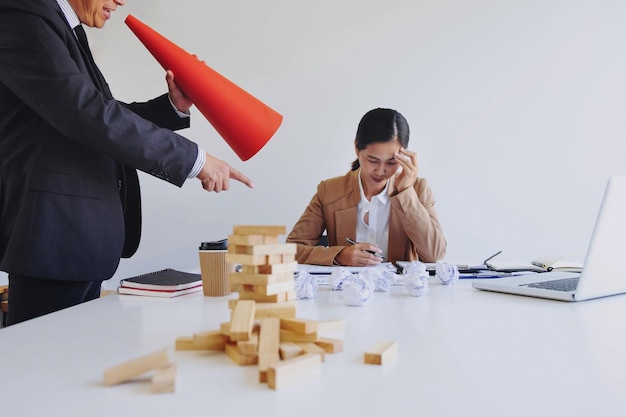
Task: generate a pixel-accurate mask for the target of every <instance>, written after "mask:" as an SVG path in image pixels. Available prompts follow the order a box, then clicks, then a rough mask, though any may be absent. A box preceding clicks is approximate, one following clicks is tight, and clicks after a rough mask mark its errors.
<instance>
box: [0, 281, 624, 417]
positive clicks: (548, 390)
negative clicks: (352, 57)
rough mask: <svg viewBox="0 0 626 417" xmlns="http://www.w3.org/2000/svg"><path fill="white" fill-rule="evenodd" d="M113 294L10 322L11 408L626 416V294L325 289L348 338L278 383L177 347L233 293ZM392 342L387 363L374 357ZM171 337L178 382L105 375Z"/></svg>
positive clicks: (12, 412) (5, 345)
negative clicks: (163, 390)
mask: <svg viewBox="0 0 626 417" xmlns="http://www.w3.org/2000/svg"><path fill="white" fill-rule="evenodd" d="M228 298H232V296H231V297H222V298H208V297H203V296H202V294H201V293H200V294H193V295H189V296H184V297H181V298H178V299H172V300H169V299H151V298H147V297H133V296H124V297H120V296H118V295H111V296H108V297H104V298H101V299H99V300H95V301H92V302H89V303H86V304H83V305H79V306H76V307H73V308H70V309H66V310H63V311H60V312H57V313H54V314H51V315H48V316H44V317H41V318H38V319H35V320H31V321H29V322H25V323H22V324H20V325H16V326H13V327H9V328H5V329H0V410H1V412H2V414H3V415H6V416H14V417H17V416H41V415H45V416H50V417H52V416H64V417H69V416H81V417H84V416H100V415H102V416H151V417H152V416H191V415H210V416H230V415H232V416H243V415H246V416H256V415H260V416H270V415H271V416H295V415H297V416H298V417H301V416H315V417H322V416H340V415H343V416H390V415H393V416H424V417H428V416H451V417H452V416H454V417H459V416H481V417H485V416H498V417H502V416H506V417H510V416H532V415H535V416H568V417H572V416H589V415H593V416H620V417H623V416H624V415H626V296H615V297H610V298H605V299H598V300H591V301H585V302H581V303H564V302H558V301H548V300H539V299H532V298H526V297H519V296H512V295H503V294H496V293H489V292H482V291H479V290H475V289H473V288H471V286H470V282H469V281H460V282H458V283H457V284H456V285H455V286H453V287H445V286H442V285H439V284H437V283H435V282H433V283H432V284H431V286H430V291H429V293H428V294H427V295H426V296H424V297H419V298H414V297H411V296H409V295H407V294H406V293H405V292H404V289H403V288H401V287H393V288H392V290H391V292H390V293H389V294H385V293H376V295H375V296H374V298H373V299H372V300H371V301H370V302H369V303H368V304H366V305H365V306H361V307H350V306H347V305H345V303H344V302H343V300H342V298H341V292H332V291H329V290H328V288H327V287H320V289H319V291H318V294H317V297H316V298H315V299H314V300H301V301H299V302H298V310H297V312H298V313H297V317H299V318H310V319H317V320H324V319H343V320H345V324H346V329H345V331H344V332H343V333H342V334H334V335H333V336H335V337H337V336H339V337H342V338H343V339H344V341H345V350H344V351H343V352H341V353H337V354H333V355H326V361H325V362H324V363H323V364H322V371H321V374H320V375H318V376H316V377H314V378H313V379H309V380H307V381H306V382H303V383H301V384H299V385H296V386H293V387H289V388H286V389H284V390H279V391H274V390H271V389H269V388H268V387H267V385H265V384H261V383H259V382H258V371H257V367H256V366H237V365H235V363H234V362H232V361H231V360H230V359H229V358H228V357H227V356H226V355H225V354H224V353H221V352H217V353H207V352H189V351H175V350H174V341H175V339H176V338H177V337H179V336H191V335H192V334H193V333H195V332H199V331H205V330H216V329H218V328H219V324H220V323H221V322H223V321H228V320H229V310H228V308H227V300H228ZM381 340H395V341H397V342H398V347H399V354H398V357H397V358H396V360H395V361H394V362H392V363H390V364H388V365H384V366H376V365H365V364H364V363H363V352H364V351H365V350H366V349H368V348H369V347H371V346H372V345H373V344H375V343H376V342H378V341H381ZM162 348H168V349H169V351H170V356H171V358H172V359H173V360H174V361H175V362H176V363H177V367H178V368H177V382H176V383H177V386H176V392H175V393H170V394H152V393H150V384H149V382H147V381H148V379H147V378H143V379H144V380H145V381H146V382H141V381H140V382H133V383H124V384H120V385H117V386H112V387H106V386H103V385H102V384H101V381H102V372H103V371H104V369H106V368H108V367H110V366H113V365H117V364H119V363H122V362H125V361H127V360H129V359H134V358H136V357H139V356H142V355H144V354H147V353H151V352H153V351H156V350H159V349H162Z"/></svg>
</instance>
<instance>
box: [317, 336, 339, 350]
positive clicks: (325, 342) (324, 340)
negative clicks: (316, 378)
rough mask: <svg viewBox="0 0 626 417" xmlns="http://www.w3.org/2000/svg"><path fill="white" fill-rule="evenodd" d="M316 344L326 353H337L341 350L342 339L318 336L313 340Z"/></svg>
mask: <svg viewBox="0 0 626 417" xmlns="http://www.w3.org/2000/svg"><path fill="white" fill-rule="evenodd" d="M315 344H316V345H318V346H319V347H321V348H322V349H324V351H325V352H326V353H339V352H343V340H341V339H331V338H329V337H320V339H319V340H318V341H317V342H315Z"/></svg>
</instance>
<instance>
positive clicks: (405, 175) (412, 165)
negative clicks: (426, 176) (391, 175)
mask: <svg viewBox="0 0 626 417" xmlns="http://www.w3.org/2000/svg"><path fill="white" fill-rule="evenodd" d="M394 157H395V158H396V161H398V164H399V165H400V167H402V170H400V172H398V173H397V174H396V179H395V183H394V184H395V188H396V189H395V192H396V193H399V192H401V191H404V190H406V189H407V188H409V187H412V186H413V184H414V183H415V180H417V173H418V171H419V169H418V166H417V154H416V153H415V152H411V151H409V150H408V149H404V148H400V150H399V151H398V152H396V153H395V154H394Z"/></svg>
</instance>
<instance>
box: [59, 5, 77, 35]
mask: <svg viewBox="0 0 626 417" xmlns="http://www.w3.org/2000/svg"><path fill="white" fill-rule="evenodd" d="M57 3H58V4H59V7H60V8H61V11H62V12H63V15H64V16H65V20H67V23H68V24H69V25H70V27H71V28H72V29H74V28H75V27H76V26H78V25H80V19H78V15H77V14H76V12H75V11H74V9H73V8H72V6H71V5H70V3H69V1H68V0H57Z"/></svg>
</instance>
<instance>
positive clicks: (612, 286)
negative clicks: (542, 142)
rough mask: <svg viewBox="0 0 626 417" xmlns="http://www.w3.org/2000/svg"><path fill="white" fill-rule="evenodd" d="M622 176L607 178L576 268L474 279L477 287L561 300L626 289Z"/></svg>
mask: <svg viewBox="0 0 626 417" xmlns="http://www.w3.org/2000/svg"><path fill="white" fill-rule="evenodd" d="M625 257H626V176H623V177H622V176H613V177H611V178H609V181H608V183H607V185H606V189H605V191H604V197H603V198H602V203H601V205H600V211H599V212H598V217H597V218H596V224H595V226H594V228H593V233H592V235H591V241H590V242H589V247H588V248H587V255H586V256H585V261H584V264H583V268H582V270H581V271H580V272H572V271H559V270H552V271H550V272H542V273H531V274H528V275H521V276H514V277H510V278H497V279H490V280H476V281H473V282H472V286H473V287H474V288H477V289H479V290H486V291H496V292H501V293H507V294H517V295H526V296H530V297H539V298H548V299H553V300H561V301H583V300H589V299H592V298H599V297H606V296H609V295H616V294H622V293H626V262H625V261H624V258H625Z"/></svg>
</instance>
